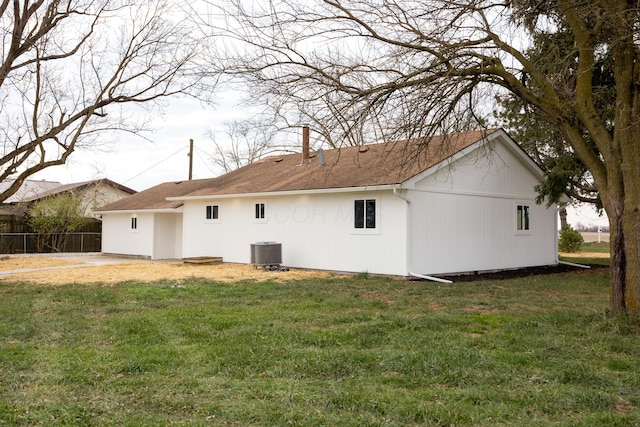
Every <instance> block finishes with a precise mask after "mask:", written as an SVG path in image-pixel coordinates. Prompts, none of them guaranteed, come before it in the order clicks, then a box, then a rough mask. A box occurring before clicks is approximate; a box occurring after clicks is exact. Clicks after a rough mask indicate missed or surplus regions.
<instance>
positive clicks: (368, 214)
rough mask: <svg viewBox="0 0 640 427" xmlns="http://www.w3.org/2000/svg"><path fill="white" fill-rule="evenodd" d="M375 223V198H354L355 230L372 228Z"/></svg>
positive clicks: (374, 226)
mask: <svg viewBox="0 0 640 427" xmlns="http://www.w3.org/2000/svg"><path fill="white" fill-rule="evenodd" d="M376 225H377V224H376V199H356V200H354V205H353V227H354V228H355V229H357V230H373V229H375V228H376Z"/></svg>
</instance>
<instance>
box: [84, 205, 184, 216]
mask: <svg viewBox="0 0 640 427" xmlns="http://www.w3.org/2000/svg"><path fill="white" fill-rule="evenodd" d="M94 212H95V213H97V214H105V213H108V214H117V213H120V214H135V213H180V212H182V206H179V207H177V208H157V209H146V208H139V209H122V210H109V211H101V210H95V211H94Z"/></svg>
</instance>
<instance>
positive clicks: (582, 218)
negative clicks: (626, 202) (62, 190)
mask: <svg viewBox="0 0 640 427" xmlns="http://www.w3.org/2000/svg"><path fill="white" fill-rule="evenodd" d="M238 98H239V97H238V96H237V94H236V95H234V94H233V93H226V94H223V95H221V97H220V102H219V104H218V106H217V107H216V108H212V107H203V106H202V105H201V104H200V103H198V102H197V101H189V100H184V99H181V100H177V101H175V102H173V103H172V106H171V107H170V108H168V109H167V112H166V114H165V116H164V117H162V118H160V117H158V118H157V119H156V122H155V124H154V127H155V129H156V130H155V132H154V133H153V134H150V135H148V136H149V139H150V141H147V140H144V139H142V138H137V137H135V136H133V135H128V134H124V133H123V134H121V135H120V136H119V137H118V138H116V139H115V142H114V143H113V144H111V145H110V147H108V148H107V149H105V150H86V149H81V150H78V151H76V152H74V153H73V154H72V156H71V157H70V158H71V160H70V161H69V162H68V163H67V164H66V165H64V166H56V167H51V168H48V169H46V170H44V171H42V172H40V173H38V174H36V175H34V176H33V177H32V178H31V179H44V180H47V181H58V182H61V183H62V184H69V183H73V182H81V181H89V180H93V179H99V178H108V179H110V180H112V181H115V182H117V183H119V184H122V185H125V186H127V187H130V188H132V189H134V190H136V191H142V190H145V189H147V188H150V187H153V186H154V185H157V184H160V183H163V182H168V181H182V180H187V179H188V177H189V156H188V153H189V139H190V138H192V139H193V140H194V156H193V157H194V162H193V179H200V178H211V177H214V176H218V175H220V174H221V173H222V170H221V169H219V168H216V166H215V165H214V162H213V161H212V159H211V154H210V153H212V152H213V146H212V142H211V139H210V137H209V136H208V131H209V130H210V129H211V130H214V131H218V132H220V133H221V132H223V130H224V123H225V122H227V121H231V120H241V119H249V118H251V113H250V112H248V111H246V110H245V109H244V108H242V107H240V106H238V105H237V104H236V102H237V99H238ZM220 137H222V138H223V136H222V135H220ZM220 142H222V141H220ZM568 215H569V216H568V221H569V223H570V224H572V225H576V224H577V223H582V224H584V225H603V226H604V225H608V222H607V219H606V216H602V217H600V216H599V215H598V213H597V212H596V211H595V210H594V209H593V208H592V207H590V206H587V207H584V208H581V209H573V208H570V209H569V212H568Z"/></svg>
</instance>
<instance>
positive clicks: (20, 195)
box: [0, 179, 62, 204]
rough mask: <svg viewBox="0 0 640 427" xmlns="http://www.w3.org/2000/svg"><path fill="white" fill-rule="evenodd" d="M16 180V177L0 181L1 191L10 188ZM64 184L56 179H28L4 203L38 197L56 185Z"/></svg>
mask: <svg viewBox="0 0 640 427" xmlns="http://www.w3.org/2000/svg"><path fill="white" fill-rule="evenodd" d="M14 182H15V180H14V179H7V180H4V181H2V182H0V192H2V191H4V190H6V189H7V188H9V187H10V186H11V185H13V183H14ZM61 185H62V184H61V183H59V182H56V181H44V180H42V181H37V180H32V179H26V180H25V181H24V182H23V183H22V186H21V187H20V188H19V189H18V191H16V192H15V193H14V194H12V195H11V196H9V197H8V198H7V199H6V200H4V201H3V202H2V203H4V204H9V203H20V202H24V201H27V200H31V199H33V198H34V197H35V198H37V197H38V195H40V194H43V193H46V192H47V191H50V190H52V189H54V188H56V187H59V186H61Z"/></svg>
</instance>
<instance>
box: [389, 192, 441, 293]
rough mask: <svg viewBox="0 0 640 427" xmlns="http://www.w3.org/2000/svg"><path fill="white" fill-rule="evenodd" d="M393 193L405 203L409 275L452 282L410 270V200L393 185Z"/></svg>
mask: <svg viewBox="0 0 640 427" xmlns="http://www.w3.org/2000/svg"><path fill="white" fill-rule="evenodd" d="M393 194H394V195H395V196H396V197H398V198H399V199H401V200H404V201H405V202H406V203H407V267H408V268H407V270H408V272H409V276H413V277H419V278H420V279H425V280H430V281H432V282H440V283H453V282H452V281H451V280H447V279H441V278H439V277H433V276H428V275H426V274H418V273H414V272H413V271H411V231H410V227H409V225H410V224H411V200H409V199H407V198H406V197H403V196H402V194H400V191H398V187H393Z"/></svg>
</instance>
